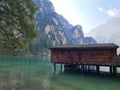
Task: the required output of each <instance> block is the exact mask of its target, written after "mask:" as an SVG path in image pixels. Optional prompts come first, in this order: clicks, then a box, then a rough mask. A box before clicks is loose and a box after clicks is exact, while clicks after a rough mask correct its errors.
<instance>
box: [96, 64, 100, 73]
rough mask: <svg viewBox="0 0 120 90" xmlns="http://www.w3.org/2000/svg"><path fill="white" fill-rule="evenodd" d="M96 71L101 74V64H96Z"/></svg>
mask: <svg viewBox="0 0 120 90" xmlns="http://www.w3.org/2000/svg"><path fill="white" fill-rule="evenodd" d="M96 72H97V74H100V67H99V65H96Z"/></svg>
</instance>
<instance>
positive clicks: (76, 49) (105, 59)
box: [50, 43, 120, 74]
mask: <svg viewBox="0 0 120 90" xmlns="http://www.w3.org/2000/svg"><path fill="white" fill-rule="evenodd" d="M117 48H118V46H117V45H116V44H114V43H103V44H80V45H63V46H56V47H51V48H50V49H51V62H52V63H53V66H54V72H55V71H56V64H61V69H62V67H63V66H64V69H67V68H77V67H79V66H80V67H81V70H82V71H84V68H85V66H88V67H89V66H90V65H93V66H96V72H97V73H99V72H100V66H109V68H110V74H116V67H119V66H120V64H119V60H118V56H117Z"/></svg>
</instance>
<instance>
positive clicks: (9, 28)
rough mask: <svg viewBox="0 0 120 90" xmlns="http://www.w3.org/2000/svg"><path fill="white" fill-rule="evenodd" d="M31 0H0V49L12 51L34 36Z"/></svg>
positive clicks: (20, 47)
mask: <svg viewBox="0 0 120 90" xmlns="http://www.w3.org/2000/svg"><path fill="white" fill-rule="evenodd" d="M35 11H36V8H35V5H34V3H33V1H32V0H0V50H1V51H2V52H3V51H7V52H14V51H17V50H22V49H25V48H26V47H27V43H28V42H29V41H31V40H32V39H33V38H34V37H36V31H35V30H34V25H33V20H34V13H35Z"/></svg>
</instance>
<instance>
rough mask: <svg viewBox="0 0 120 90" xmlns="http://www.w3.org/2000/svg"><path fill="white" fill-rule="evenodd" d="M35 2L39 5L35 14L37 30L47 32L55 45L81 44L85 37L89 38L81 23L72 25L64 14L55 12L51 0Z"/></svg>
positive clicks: (35, 0) (36, 0)
mask: <svg viewBox="0 0 120 90" xmlns="http://www.w3.org/2000/svg"><path fill="white" fill-rule="evenodd" d="M34 2H35V4H36V6H37V7H38V10H37V12H36V15H35V27H36V30H37V31H38V33H39V35H44V34H45V35H46V36H47V37H48V38H49V39H51V42H52V44H53V45H60V44H61V43H62V44H81V43H84V39H89V38H85V37H84V33H83V31H82V26H81V25H76V26H73V25H71V24H70V23H69V22H68V21H67V20H66V19H65V18H64V17H63V16H62V15H60V14H58V13H56V12H55V8H54V6H53V4H52V3H51V2H50V1H49V0H34ZM90 40H91V38H90ZM90 40H86V41H90ZM86 43H89V42H86ZM90 43H92V42H90ZM93 43H95V42H93Z"/></svg>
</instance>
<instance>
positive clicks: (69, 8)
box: [50, 0, 120, 33]
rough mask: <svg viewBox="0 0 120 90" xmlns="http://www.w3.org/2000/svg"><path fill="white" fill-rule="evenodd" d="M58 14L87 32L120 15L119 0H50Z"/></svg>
mask: <svg viewBox="0 0 120 90" xmlns="http://www.w3.org/2000/svg"><path fill="white" fill-rule="evenodd" d="M50 1H51V2H52V3H53V5H54V8H55V11H56V12H57V13H58V14H61V15H63V16H64V18H66V19H67V20H68V21H69V23H70V24H72V25H77V24H79V25H81V26H82V27H83V32H84V33H88V32H89V31H90V30H92V29H94V28H95V27H97V26H98V25H100V24H103V23H105V22H106V21H107V20H108V19H109V18H112V17H115V16H120V0H50Z"/></svg>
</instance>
